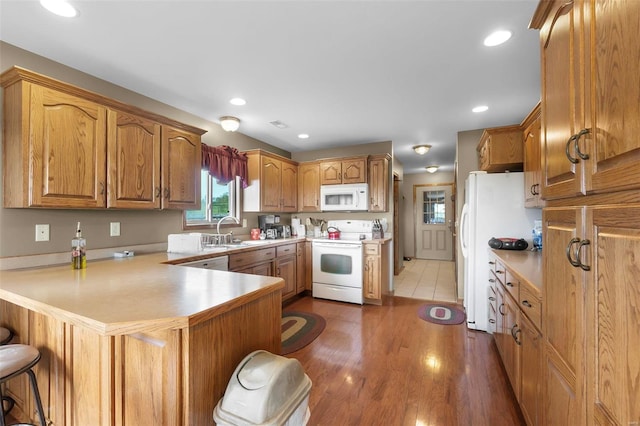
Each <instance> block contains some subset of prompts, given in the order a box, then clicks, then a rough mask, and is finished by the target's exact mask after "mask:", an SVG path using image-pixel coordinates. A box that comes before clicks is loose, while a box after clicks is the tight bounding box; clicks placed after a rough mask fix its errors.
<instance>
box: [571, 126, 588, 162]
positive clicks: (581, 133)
mask: <svg viewBox="0 0 640 426" xmlns="http://www.w3.org/2000/svg"><path fill="white" fill-rule="evenodd" d="M589 132H590V130H589V129H582V130H580V131H579V132H578V134H577V135H576V138H575V140H574V142H573V147H574V151H575V152H576V154H578V157H580V158H582V159H583V160H588V159H589V154H585V153H583V152H582V151H580V145H579V144H578V142H579V141H580V138H581V137H582V136H584V135H588V134H589Z"/></svg>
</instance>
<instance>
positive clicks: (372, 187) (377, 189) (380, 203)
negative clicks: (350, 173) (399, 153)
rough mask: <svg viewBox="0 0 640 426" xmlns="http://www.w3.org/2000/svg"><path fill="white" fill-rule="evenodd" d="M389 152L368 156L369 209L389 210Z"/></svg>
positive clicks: (372, 210)
mask: <svg viewBox="0 0 640 426" xmlns="http://www.w3.org/2000/svg"><path fill="white" fill-rule="evenodd" d="M390 159H391V156H390V155H389V154H381V155H371V156H370V157H369V198H370V200H369V211H370V212H386V211H389V160H390Z"/></svg>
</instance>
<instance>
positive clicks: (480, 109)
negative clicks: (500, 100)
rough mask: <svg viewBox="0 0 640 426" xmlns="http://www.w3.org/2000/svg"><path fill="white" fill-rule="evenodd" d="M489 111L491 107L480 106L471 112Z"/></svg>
mask: <svg viewBox="0 0 640 426" xmlns="http://www.w3.org/2000/svg"><path fill="white" fill-rule="evenodd" d="M488 109H489V107H488V106H486V105H479V106H477V107H475V108H474V109H472V110H471V111H473V112H485V111H486V110H488Z"/></svg>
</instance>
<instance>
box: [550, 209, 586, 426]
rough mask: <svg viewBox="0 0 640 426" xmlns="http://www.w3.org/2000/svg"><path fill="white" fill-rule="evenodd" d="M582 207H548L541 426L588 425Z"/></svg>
mask: <svg viewBox="0 0 640 426" xmlns="http://www.w3.org/2000/svg"><path fill="white" fill-rule="evenodd" d="M581 212H582V210H581V209H580V208H545V209H544V210H543V213H542V219H543V231H542V235H543V239H544V242H543V247H544V249H543V250H544V251H545V255H544V260H543V262H544V263H543V265H544V266H543V268H544V270H543V275H544V277H545V280H544V287H543V290H542V291H543V298H542V309H543V318H542V327H543V330H542V331H543V333H542V334H543V336H544V338H545V350H544V360H543V374H542V377H543V412H544V419H543V421H542V422H541V423H542V424H550V425H555V424H566V422H567V419H574V423H575V424H585V422H584V420H585V419H584V415H583V412H584V411H583V407H582V406H581V405H582V402H581V400H583V399H584V393H583V392H584V388H583V386H584V385H583V380H584V377H583V364H584V361H583V355H584V352H585V351H584V331H583V324H585V316H584V294H583V290H582V289H583V281H584V276H585V275H584V274H586V272H585V271H583V270H582V269H581V268H579V267H578V268H577V267H575V266H573V265H572V264H571V263H570V262H569V259H568V258H567V253H569V254H571V256H572V260H574V261H575V254H574V253H575V249H577V247H578V244H579V242H580V238H579V237H580V230H581V229H582V213H581Z"/></svg>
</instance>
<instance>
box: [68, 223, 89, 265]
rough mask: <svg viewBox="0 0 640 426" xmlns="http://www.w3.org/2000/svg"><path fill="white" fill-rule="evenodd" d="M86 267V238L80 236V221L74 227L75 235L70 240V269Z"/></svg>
mask: <svg viewBox="0 0 640 426" xmlns="http://www.w3.org/2000/svg"><path fill="white" fill-rule="evenodd" d="M86 267H87V240H85V239H84V238H82V231H81V230H80V222H78V227H77V228H76V237H75V238H74V239H72V240H71V269H85V268H86Z"/></svg>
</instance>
